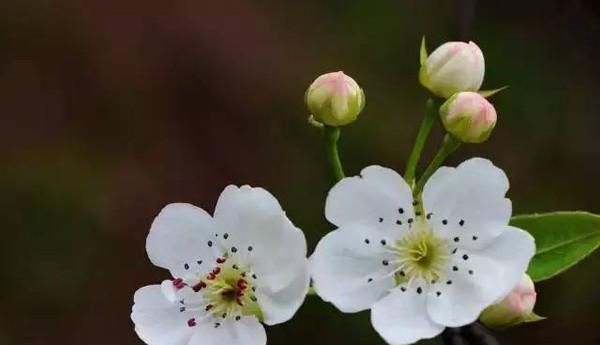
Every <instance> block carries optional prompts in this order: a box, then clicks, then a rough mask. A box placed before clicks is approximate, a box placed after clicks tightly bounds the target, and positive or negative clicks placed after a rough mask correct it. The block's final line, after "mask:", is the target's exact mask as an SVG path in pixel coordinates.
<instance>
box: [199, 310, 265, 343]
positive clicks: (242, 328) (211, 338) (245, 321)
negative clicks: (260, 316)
mask: <svg viewBox="0 0 600 345" xmlns="http://www.w3.org/2000/svg"><path fill="white" fill-rule="evenodd" d="M266 343H267V334H266V333H265V328H264V327H263V326H262V325H261V324H260V322H258V320H257V319H256V318H255V317H253V316H252V317H243V318H241V319H240V320H239V321H234V320H230V319H228V320H224V321H222V322H221V325H220V326H219V327H215V325H214V324H213V323H210V322H203V323H201V324H199V325H198V326H196V327H195V330H194V336H193V337H192V339H191V341H190V343H189V345H265V344H266Z"/></svg>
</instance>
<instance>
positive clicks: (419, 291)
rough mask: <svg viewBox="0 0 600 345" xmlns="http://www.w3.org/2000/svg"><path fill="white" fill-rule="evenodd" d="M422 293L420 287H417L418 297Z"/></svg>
mask: <svg viewBox="0 0 600 345" xmlns="http://www.w3.org/2000/svg"><path fill="white" fill-rule="evenodd" d="M422 292H423V289H421V287H420V286H419V287H418V288H417V293H418V294H419V295H420V294H421V293H422Z"/></svg>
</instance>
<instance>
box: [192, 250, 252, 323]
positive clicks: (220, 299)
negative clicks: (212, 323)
mask: <svg viewBox="0 0 600 345" xmlns="http://www.w3.org/2000/svg"><path fill="white" fill-rule="evenodd" d="M217 263H218V264H217V266H216V267H215V268H214V269H213V270H212V271H211V272H210V273H209V274H208V275H207V276H206V279H203V280H201V282H200V283H199V284H200V285H203V286H202V287H201V288H200V289H199V292H200V293H202V294H203V297H204V299H205V300H206V301H207V303H208V304H207V305H206V307H205V308H206V311H209V312H211V313H212V314H213V316H215V317H221V318H227V317H228V316H231V317H233V318H237V319H239V317H241V316H243V315H255V316H257V317H258V318H259V319H262V313H261V310H260V307H259V305H258V303H257V299H256V296H255V291H256V287H255V281H256V278H257V277H256V274H253V273H250V272H251V270H250V269H249V267H247V266H245V265H242V264H240V263H235V262H234V260H233V259H226V258H223V259H219V260H218V261H217ZM202 283H204V284H202Z"/></svg>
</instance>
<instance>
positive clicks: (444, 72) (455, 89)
mask: <svg viewBox="0 0 600 345" xmlns="http://www.w3.org/2000/svg"><path fill="white" fill-rule="evenodd" d="M484 74H485V60H484V57H483V53H482V52H481V49H479V47H478V46H477V44H475V43H474V42H468V43H466V42H447V43H444V44H442V45H441V46H439V47H438V48H437V49H435V50H434V51H433V52H432V53H431V54H430V55H429V56H428V55H427V51H426V50H425V45H424V43H423V45H422V47H421V68H420V70H419V81H420V82H421V84H422V85H423V86H424V87H425V88H427V89H428V90H429V91H431V93H433V94H434V95H435V96H438V97H441V98H445V99H446V101H445V102H444V104H443V105H442V106H441V107H440V117H441V120H442V124H443V125H444V127H445V129H446V131H448V133H450V134H451V135H452V136H453V137H454V138H456V139H457V140H459V141H460V142H463V143H481V142H484V141H486V140H487V139H488V138H489V136H490V134H491V132H492V130H493V129H494V127H495V125H496V110H495V109H494V106H493V105H492V104H491V103H490V102H488V101H487V100H486V98H485V96H490V95H492V94H493V93H495V92H496V91H498V90H495V91H479V88H480V87H481V84H482V83H483V77H484ZM305 101H306V105H307V106H308V109H309V110H310V112H311V117H310V121H311V122H312V123H313V124H316V125H318V126H322V125H326V126H332V127H338V126H344V125H347V124H350V123H352V122H354V121H355V120H356V119H357V118H358V115H359V114H360V112H361V111H362V110H363V108H364V106H365V94H364V92H363V90H362V89H361V88H360V86H359V85H358V84H357V83H356V81H354V79H352V78H351V77H349V76H348V75H346V74H344V72H341V71H340V72H331V73H326V74H323V75H321V76H319V77H318V78H317V79H315V81H313V83H312V84H311V85H310V86H309V88H308V90H307V91H306V95H305Z"/></svg>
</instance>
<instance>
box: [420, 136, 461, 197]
mask: <svg viewBox="0 0 600 345" xmlns="http://www.w3.org/2000/svg"><path fill="white" fill-rule="evenodd" d="M459 146H460V142H459V141H458V140H456V139H454V138H453V137H452V136H451V135H450V134H446V136H445V137H444V142H443V143H442V147H440V149H439V151H438V152H437V153H436V155H435V157H433V160H432V161H431V163H429V166H428V167H427V169H425V172H424V173H423V176H421V178H419V181H418V182H417V185H416V186H415V188H414V190H413V195H419V194H420V193H421V191H422V190H423V186H424V185H425V182H427V180H428V179H429V178H430V177H431V175H433V173H434V172H435V171H436V170H437V169H438V168H439V167H440V166H441V165H442V163H444V161H445V160H446V158H448V156H449V155H450V154H451V153H452V152H454V151H456V150H457V149H458V148H459Z"/></svg>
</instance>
